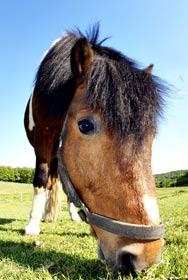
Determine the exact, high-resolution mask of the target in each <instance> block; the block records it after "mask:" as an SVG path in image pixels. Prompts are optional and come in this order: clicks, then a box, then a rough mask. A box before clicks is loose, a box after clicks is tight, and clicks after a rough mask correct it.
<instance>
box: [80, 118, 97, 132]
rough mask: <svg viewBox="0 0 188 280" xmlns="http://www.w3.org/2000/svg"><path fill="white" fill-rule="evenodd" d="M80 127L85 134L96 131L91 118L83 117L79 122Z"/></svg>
mask: <svg viewBox="0 0 188 280" xmlns="http://www.w3.org/2000/svg"><path fill="white" fill-rule="evenodd" d="M78 127H79V130H80V132H81V133H83V134H92V133H94V132H95V124H94V121H93V120H91V119H83V120H81V121H79V122H78Z"/></svg>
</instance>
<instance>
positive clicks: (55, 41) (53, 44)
mask: <svg viewBox="0 0 188 280" xmlns="http://www.w3.org/2000/svg"><path fill="white" fill-rule="evenodd" d="M61 39H62V37H59V38H57V39H56V40H54V41H53V43H52V44H51V46H50V47H49V49H47V50H46V51H45V52H44V54H43V55H42V58H41V60H40V63H41V62H42V61H43V59H44V58H45V56H46V55H47V53H48V52H49V50H51V48H53V46H55V44H56V43H58V42H59V41H60V40H61Z"/></svg>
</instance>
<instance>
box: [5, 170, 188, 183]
mask: <svg viewBox="0 0 188 280" xmlns="http://www.w3.org/2000/svg"><path fill="white" fill-rule="evenodd" d="M33 176H34V169H33V168H29V167H16V168H13V167H9V166H0V181H6V182H15V183H29V184H32V182H33ZM154 176H155V183H156V186H157V187H158V188H169V187H176V186H188V170H179V171H172V172H168V173H163V174H157V175H154Z"/></svg>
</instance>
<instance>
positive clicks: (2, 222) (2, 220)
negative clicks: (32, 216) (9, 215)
mask: <svg viewBox="0 0 188 280" xmlns="http://www.w3.org/2000/svg"><path fill="white" fill-rule="evenodd" d="M14 221H16V219H6V218H0V225H6V224H11V223H12V222H14Z"/></svg>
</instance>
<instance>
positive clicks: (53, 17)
mask: <svg viewBox="0 0 188 280" xmlns="http://www.w3.org/2000/svg"><path fill="white" fill-rule="evenodd" d="M187 15H188V1H187V0H179V1H175V0H171V1H169V0H165V1H164V0H158V1H151V0H142V1H139V0H137V1H136V0H135V1H134V0H132V1H131V0H130V1H127V0H117V1H109V0H108V1H107V0H102V1H101V0H95V1H88V0H87V1H86V0H82V1H73V0H69V1H68V0H67V1H63V0H61V1H60V0H57V1H56V0H55V1H50V0H40V1H37V0H33V1H25V0H17V1H10V0H7V1H2V3H1V9H0V34H1V43H0V64H1V67H0V79H1V82H0V131H1V136H0V165H10V166H32V167H34V165H35V157H34V153H33V149H32V147H31V146H30V145H29V143H28V141H27V138H26V136H25V132H24V127H23V115H24V110H25V106H26V103H27V100H28V98H29V96H30V94H31V92H32V86H33V80H34V76H35V73H36V70H37V67H38V65H39V62H40V60H41V57H42V55H43V53H44V52H45V51H46V49H48V48H49V46H50V45H51V43H52V42H53V41H54V40H55V39H56V38H57V37H59V36H61V35H62V34H63V32H64V31H65V30H66V29H71V28H74V26H78V27H79V28H80V29H81V30H85V29H87V27H88V26H89V25H91V24H93V23H95V22H98V21H99V22H100V25H101V38H103V37H106V36H111V38H110V39H109V40H108V41H106V42H105V45H108V46H112V47H114V48H116V49H118V50H120V51H122V52H123V53H124V54H126V55H127V56H130V57H131V58H134V59H136V60H137V61H138V62H139V63H140V65H141V66H143V67H145V66H147V65H148V64H150V63H154V74H155V75H158V76H160V77H161V78H162V79H164V80H166V81H167V82H168V83H170V84H172V85H173V86H174V90H173V92H172V93H171V94H170V97H169V98H168V100H167V107H166V110H165V119H164V120H162V121H161V122H160V126H159V132H158V135H157V137H156V140H155V142H154V146H153V160H152V166H153V172H154V173H161V172H165V171H170V170H177V169H186V168H188V129H187V127H188V125H187V123H188V16H187Z"/></svg>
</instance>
